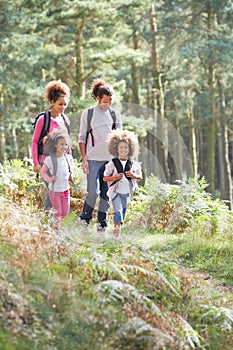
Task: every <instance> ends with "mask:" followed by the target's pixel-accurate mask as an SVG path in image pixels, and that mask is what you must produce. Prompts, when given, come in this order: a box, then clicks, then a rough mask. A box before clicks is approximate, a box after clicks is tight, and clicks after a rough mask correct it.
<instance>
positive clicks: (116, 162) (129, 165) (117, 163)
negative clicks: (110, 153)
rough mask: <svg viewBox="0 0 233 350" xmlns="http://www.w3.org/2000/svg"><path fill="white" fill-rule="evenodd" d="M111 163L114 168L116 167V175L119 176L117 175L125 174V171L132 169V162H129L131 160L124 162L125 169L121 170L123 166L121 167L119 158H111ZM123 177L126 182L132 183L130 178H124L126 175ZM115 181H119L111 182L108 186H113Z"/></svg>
mask: <svg viewBox="0 0 233 350" xmlns="http://www.w3.org/2000/svg"><path fill="white" fill-rule="evenodd" d="M112 161H113V164H114V165H115V167H116V170H117V172H118V174H119V173H125V171H128V170H130V169H131V168H132V165H133V162H132V160H131V159H127V162H126V164H125V168H124V169H123V165H122V163H121V161H120V159H119V158H117V157H116V158H113V159H112ZM125 177H126V179H127V180H129V181H132V178H131V177H128V176H126V175H125ZM117 181H119V180H115V181H113V182H112V183H111V185H110V186H113V185H115V183H116V182H117Z"/></svg>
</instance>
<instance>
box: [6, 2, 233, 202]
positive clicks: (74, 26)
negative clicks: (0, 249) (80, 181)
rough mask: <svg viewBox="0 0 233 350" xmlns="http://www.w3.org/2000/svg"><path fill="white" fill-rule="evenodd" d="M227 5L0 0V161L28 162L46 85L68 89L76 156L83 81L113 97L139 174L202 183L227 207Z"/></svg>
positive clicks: (230, 11) (231, 50)
mask: <svg viewBox="0 0 233 350" xmlns="http://www.w3.org/2000/svg"><path fill="white" fill-rule="evenodd" d="M232 19H233V7H232V2H231V1H229V0H220V1H219V0H218V1H214V0H205V1H197V0H195V1H189V0H188V1H187V0H186V1H176V0H175V1H167V0H164V1H159V2H153V1H148V0H146V1H141V0H129V1H127V2H125V1H121V0H119V1H117V2H115V1H98V2H96V1H76V0H75V1H72V0H66V1H56V2H48V1H44V0H43V1H42V0H37V1H34V0H31V1H27V0H17V1H12V0H8V1H6V0H3V1H2V2H1V5H0V26H1V30H0V42H1V44H0V45H1V65H0V78H1V83H0V101H1V108H0V162H1V163H3V162H4V161H6V160H9V159H14V158H20V159H25V158H28V159H30V158H31V153H30V152H31V150H30V142H31V136H32V131H33V130H32V125H31V123H32V120H33V119H34V118H35V116H36V115H37V114H38V113H39V112H41V111H43V110H44V109H45V108H46V107H48V106H46V104H45V102H44V97H43V93H44V86H45V84H46V83H47V82H48V81H50V80H53V79H61V80H62V81H64V82H66V83H67V84H68V85H69V87H70V89H71V92H72V96H71V101H70V105H69V108H68V109H67V113H68V115H69V117H70V119H71V123H72V138H73V142H74V154H75V156H76V157H77V158H79V153H78V148H77V132H78V125H79V117H80V113H81V111H82V110H83V109H84V108H85V107H87V106H88V105H90V103H94V102H93V101H92V100H91V98H90V91H89V87H90V83H91V81H92V80H93V79H94V78H96V77H104V78H105V79H106V80H107V81H109V82H110V83H111V84H112V85H113V87H114V89H115V91H116V97H115V103H116V104H117V105H118V106H120V108H121V111H122V115H123V121H124V127H125V128H128V129H131V130H134V131H136V132H137V133H138V137H139V141H140V146H141V155H140V160H141V161H142V160H143V169H144V172H145V175H146V176H149V175H150V174H151V173H153V174H155V175H156V176H158V177H159V178H160V179H162V181H164V182H169V183H175V181H176V180H181V179H183V178H187V177H190V176H193V177H205V178H206V179H207V182H208V184H209V186H208V191H209V192H210V193H211V194H212V195H213V196H214V197H218V196H220V197H221V198H222V199H224V200H226V201H229V202H228V203H230V204H229V206H230V207H231V202H232V183H231V178H232V172H233V166H232V130H233V127H232V122H233V115H232V85H233V79H232V71H231V67H232V62H233V42H232V27H233V24H232V23H233V21H232Z"/></svg>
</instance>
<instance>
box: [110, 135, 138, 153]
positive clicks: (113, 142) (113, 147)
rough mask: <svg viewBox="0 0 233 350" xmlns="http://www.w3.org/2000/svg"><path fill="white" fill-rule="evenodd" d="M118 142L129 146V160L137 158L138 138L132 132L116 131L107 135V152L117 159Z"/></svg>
mask: <svg viewBox="0 0 233 350" xmlns="http://www.w3.org/2000/svg"><path fill="white" fill-rule="evenodd" d="M120 142H125V143H127V144H128V145H129V157H130V158H135V157H137V156H138V154H139V145H138V138H137V135H136V134H135V133H134V132H132V131H129V130H121V129H117V130H115V131H114V132H112V133H110V134H109V144H108V150H109V152H110V153H111V154H112V155H113V156H114V157H118V145H119V143H120Z"/></svg>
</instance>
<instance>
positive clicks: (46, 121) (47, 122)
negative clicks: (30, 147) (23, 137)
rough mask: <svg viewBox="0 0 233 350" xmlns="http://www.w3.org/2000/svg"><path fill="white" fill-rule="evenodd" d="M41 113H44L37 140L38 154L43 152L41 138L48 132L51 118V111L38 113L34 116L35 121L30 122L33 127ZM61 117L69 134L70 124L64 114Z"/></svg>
mask: <svg viewBox="0 0 233 350" xmlns="http://www.w3.org/2000/svg"><path fill="white" fill-rule="evenodd" d="M41 115H44V125H43V129H42V131H41V134H40V138H39V142H38V154H43V139H44V137H45V136H46V135H47V134H48V132H49V127H50V120H51V111H45V112H42V113H40V114H38V115H37V116H36V118H35V121H34V122H33V123H32V126H33V128H34V129H35V126H36V123H37V120H38V119H39V117H40V116H41ZM62 118H63V120H64V123H65V126H66V128H67V131H68V133H69V134H70V125H69V120H68V118H67V116H66V115H65V114H62Z"/></svg>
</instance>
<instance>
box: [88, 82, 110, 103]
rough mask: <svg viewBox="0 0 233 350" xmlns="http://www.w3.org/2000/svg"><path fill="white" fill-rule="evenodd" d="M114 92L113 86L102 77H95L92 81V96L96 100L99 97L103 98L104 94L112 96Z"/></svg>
mask: <svg viewBox="0 0 233 350" xmlns="http://www.w3.org/2000/svg"><path fill="white" fill-rule="evenodd" d="M113 93H114V91H113V88H112V86H111V85H109V84H107V83H106V82H105V80H104V79H102V78H97V79H94V80H93V82H92V83H91V97H93V98H94V99H95V100H96V98H97V97H100V98H102V97H103V96H104V95H107V96H112V95H113Z"/></svg>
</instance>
